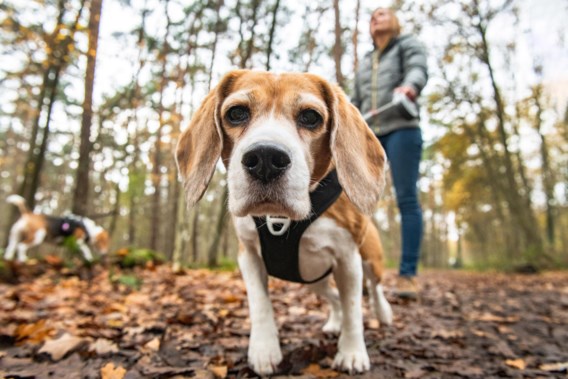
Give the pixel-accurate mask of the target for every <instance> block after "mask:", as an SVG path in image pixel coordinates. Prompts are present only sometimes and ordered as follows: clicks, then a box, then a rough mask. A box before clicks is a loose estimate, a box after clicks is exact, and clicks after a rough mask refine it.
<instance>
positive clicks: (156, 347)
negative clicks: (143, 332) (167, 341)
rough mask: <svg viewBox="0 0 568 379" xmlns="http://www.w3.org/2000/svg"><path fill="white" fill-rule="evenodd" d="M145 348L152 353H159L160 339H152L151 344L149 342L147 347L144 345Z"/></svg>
mask: <svg viewBox="0 0 568 379" xmlns="http://www.w3.org/2000/svg"><path fill="white" fill-rule="evenodd" d="M144 347H146V348H148V349H150V350H152V351H158V350H159V349H160V339H159V338H158V337H156V338H154V339H152V340H151V341H150V342H148V343H147V344H146V345H144Z"/></svg>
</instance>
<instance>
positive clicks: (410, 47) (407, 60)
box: [400, 37, 428, 95]
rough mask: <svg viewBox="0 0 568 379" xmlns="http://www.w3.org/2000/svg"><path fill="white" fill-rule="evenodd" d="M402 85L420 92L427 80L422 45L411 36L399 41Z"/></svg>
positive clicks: (426, 67)
mask: <svg viewBox="0 0 568 379" xmlns="http://www.w3.org/2000/svg"><path fill="white" fill-rule="evenodd" d="M401 42H402V43H401V45H400V47H401V49H402V66H403V67H402V68H403V80H402V84H401V85H403V86H411V87H413V88H414V89H415V90H416V94H418V95H419V94H420V92H422V89H423V88H424V86H426V82H427V81H428V65H427V58H426V49H425V48H424V45H423V44H422V43H420V42H419V41H418V40H417V39H415V38H413V37H409V38H405V39H404V40H403V41H401Z"/></svg>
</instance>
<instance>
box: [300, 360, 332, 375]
mask: <svg viewBox="0 0 568 379" xmlns="http://www.w3.org/2000/svg"><path fill="white" fill-rule="evenodd" d="M302 373H304V374H306V375H313V376H314V377H316V378H335V377H336V376H339V373H338V372H337V371H334V370H331V369H328V368H321V367H320V365H318V364H317V363H312V364H310V365H309V366H308V367H306V368H305V369H303V370H302Z"/></svg>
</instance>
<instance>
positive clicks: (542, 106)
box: [0, 0, 568, 269]
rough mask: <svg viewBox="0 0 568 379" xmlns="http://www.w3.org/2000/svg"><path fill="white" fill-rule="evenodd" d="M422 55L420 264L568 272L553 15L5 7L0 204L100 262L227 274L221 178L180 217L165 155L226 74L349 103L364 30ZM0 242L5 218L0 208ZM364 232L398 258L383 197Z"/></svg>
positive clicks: (562, 43)
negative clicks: (63, 220) (386, 20)
mask: <svg viewBox="0 0 568 379" xmlns="http://www.w3.org/2000/svg"><path fill="white" fill-rule="evenodd" d="M380 5H393V6H394V7H395V8H396V9H399V15H400V17H401V20H402V24H403V32H406V33H413V34H415V35H416V36H417V37H418V38H419V39H420V40H421V41H422V42H423V43H424V44H425V45H426V47H427V51H428V54H429V69H430V81H429V84H428V86H427V88H426V90H425V91H424V94H423V95H424V96H423V97H422V99H421V103H422V117H423V122H422V128H423V132H424V137H425V141H426V145H425V146H426V148H425V152H424V157H423V162H422V166H421V180H420V196H421V201H422V207H423V210H424V219H425V235H424V241H423V253H422V262H421V263H422V265H423V266H425V267H447V266H448V265H450V264H453V265H462V264H463V265H466V266H470V267H477V268H487V267H496V268H501V269H510V268H515V267H521V266H527V265H529V266H531V267H543V268H558V267H567V266H568V254H566V252H567V251H568V233H566V230H568V143H567V142H568V110H567V103H568V72H567V71H566V69H565V67H568V25H566V23H565V20H566V19H567V18H568V4H566V3H565V2H564V1H562V0H546V1H537V0H499V1H488V0H456V1H451V2H448V1H441V0H420V1H405V0H398V1H394V2H393V3H392V4H390V3H381V2H374V1H369V0H356V1H347V0H334V1H323V0H313V1H310V2H308V3H307V5H306V4H305V3H303V2H299V1H286V2H284V1H281V0H193V1H192V0H185V1H182V0H136V1H135V0H130V1H128V0H120V1H119V0H28V1H25V2H23V1H18V0H4V1H0V199H5V198H6V197H7V196H8V195H10V194H12V193H19V194H21V195H22V196H24V197H25V198H26V200H27V203H28V205H29V206H30V207H32V208H35V209H36V210H38V211H42V212H46V213H49V214H55V215H60V214H64V213H66V212H68V211H73V212H74V213H76V214H80V215H86V216H88V217H91V218H93V219H94V220H95V221H96V222H97V223H100V224H101V225H103V226H104V227H105V228H106V229H108V230H109V231H110V232H111V235H112V246H113V250H115V251H116V250H120V249H124V248H130V249H149V250H152V251H156V252H160V253H161V254H163V256H164V257H165V259H167V260H171V261H174V263H176V264H177V265H208V266H218V265H221V264H227V263H229V264H231V262H234V260H235V256H236V251H237V240H236V237H235V234H234V232H233V229H232V226H231V220H230V217H229V215H228V214H227V210H226V200H227V190H226V181H225V178H224V169H223V168H222V167H221V166H219V167H218V170H217V172H216V174H215V176H214V178H213V182H212V185H211V186H210V188H209V190H208V191H207V193H206V194H205V196H204V198H203V199H202V201H201V202H200V203H199V204H198V206H196V207H195V208H193V209H190V210H188V209H186V206H185V204H184V200H183V193H182V187H181V186H180V183H179V181H178V177H177V172H176V166H175V162H174V159H173V151H174V149H175V144H176V141H177V138H178V136H179V134H180V131H181V130H183V128H185V127H186V126H187V125H188V122H189V120H190V119H191V116H192V114H193V112H194V111H195V110H196V108H197V107H198V105H199V104H200V102H201V100H202V99H203V97H204V96H205V94H206V93H207V92H208V91H209V89H210V88H212V86H214V85H215V83H216V82H217V81H218V80H219V78H220V77H221V76H222V75H223V74H224V73H225V72H227V71H228V70H230V69H233V68H253V69H266V70H272V71H275V72H280V71H310V72H314V73H316V74H319V75H321V76H323V77H324V78H326V79H328V80H330V81H333V82H336V83H338V84H339V85H340V86H341V87H343V88H344V89H345V91H346V92H347V93H348V94H349V93H350V91H351V84H352V80H353V75H354V72H355V70H356V68H357V66H358V64H359V61H360V60H361V59H362V58H363V56H364V54H365V53H366V52H367V51H369V50H370V49H371V41H370V37H369V35H368V34H369V33H368V21H369V16H370V14H371V11H372V10H373V9H374V8H376V7H377V6H380ZM0 214H2V215H3V217H0V241H2V242H3V245H2V246H6V241H7V233H8V230H9V227H10V226H11V224H12V222H13V220H14V219H15V217H16V216H17V214H16V210H15V209H14V207H12V206H10V205H8V204H6V203H4V201H0ZM375 221H376V223H377V225H378V226H379V228H380V230H381V235H382V238H383V241H384V245H385V248H386V249H385V250H386V253H387V258H388V260H389V262H390V264H392V265H394V264H396V262H397V259H398V252H399V249H400V247H399V245H400V238H399V218H398V211H397V208H396V203H395V200H394V197H393V193H392V190H391V189H387V191H386V193H385V195H384V196H383V200H382V201H381V203H380V204H379V206H378V210H377V213H376V215H375Z"/></svg>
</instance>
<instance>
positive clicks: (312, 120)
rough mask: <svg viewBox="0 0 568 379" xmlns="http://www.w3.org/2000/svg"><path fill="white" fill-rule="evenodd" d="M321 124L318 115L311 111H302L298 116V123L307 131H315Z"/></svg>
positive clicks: (320, 118)
mask: <svg viewBox="0 0 568 379" xmlns="http://www.w3.org/2000/svg"><path fill="white" fill-rule="evenodd" d="M322 122H323V119H322V117H321V116H320V114H319V113H318V112H316V111H314V110H313V109H304V110H303V111H301V112H300V114H299V115H298V123H299V124H300V126H302V127H304V128H307V129H315V128H317V127H318V126H319V125H320V124H321V123H322Z"/></svg>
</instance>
